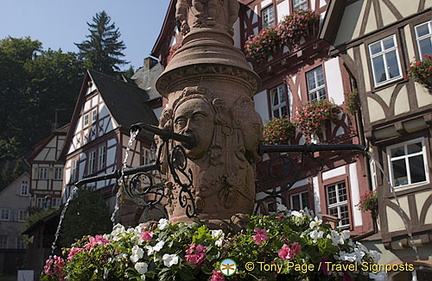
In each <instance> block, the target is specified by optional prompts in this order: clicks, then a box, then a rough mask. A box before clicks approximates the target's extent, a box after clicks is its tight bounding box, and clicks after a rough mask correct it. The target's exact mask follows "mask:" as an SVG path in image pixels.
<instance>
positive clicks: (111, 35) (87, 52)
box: [75, 11, 128, 75]
mask: <svg viewBox="0 0 432 281" xmlns="http://www.w3.org/2000/svg"><path fill="white" fill-rule="evenodd" d="M110 21H111V18H110V17H109V16H108V15H107V13H106V12H105V11H102V12H101V13H96V15H95V16H94V17H93V23H87V25H88V26H89V31H90V35H87V36H86V37H87V38H88V39H87V40H84V41H83V42H82V43H75V45H76V46H77V47H78V49H79V50H80V52H79V54H80V57H81V58H83V59H84V61H85V66H86V68H89V69H94V70H97V71H99V72H102V73H105V74H108V75H113V74H115V73H116V72H119V71H120V68H119V67H118V65H124V64H127V63H128V62H127V61H125V60H123V59H121V57H124V54H123V53H122V51H123V50H124V49H126V47H125V44H124V43H123V41H119V40H120V35H121V34H120V31H119V29H118V28H116V27H115V23H112V24H111V23H110Z"/></svg>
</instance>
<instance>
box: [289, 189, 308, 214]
mask: <svg viewBox="0 0 432 281" xmlns="http://www.w3.org/2000/svg"><path fill="white" fill-rule="evenodd" d="M290 201H291V209H292V210H303V209H304V208H309V193H308V192H307V191H305V192H300V193H297V194H294V195H291V196H290Z"/></svg>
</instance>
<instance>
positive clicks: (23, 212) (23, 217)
mask: <svg viewBox="0 0 432 281" xmlns="http://www.w3.org/2000/svg"><path fill="white" fill-rule="evenodd" d="M28 216H29V213H28V211H27V210H18V221H25V220H26V218H27V217H28Z"/></svg>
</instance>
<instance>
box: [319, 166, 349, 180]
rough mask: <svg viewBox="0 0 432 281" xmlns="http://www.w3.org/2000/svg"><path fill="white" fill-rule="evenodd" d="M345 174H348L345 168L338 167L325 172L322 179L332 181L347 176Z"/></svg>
mask: <svg viewBox="0 0 432 281" xmlns="http://www.w3.org/2000/svg"><path fill="white" fill-rule="evenodd" d="M345 173H346V170H345V166H342V167H337V168H334V169H332V170H329V171H325V172H323V173H322V179H323V180H328V179H331V178H334V177H338V176H343V175H345Z"/></svg>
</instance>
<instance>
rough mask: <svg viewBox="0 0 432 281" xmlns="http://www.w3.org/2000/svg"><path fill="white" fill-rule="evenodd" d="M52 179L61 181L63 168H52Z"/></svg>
mask: <svg viewBox="0 0 432 281" xmlns="http://www.w3.org/2000/svg"><path fill="white" fill-rule="evenodd" d="M54 179H55V180H61V179H63V168H54Z"/></svg>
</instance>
